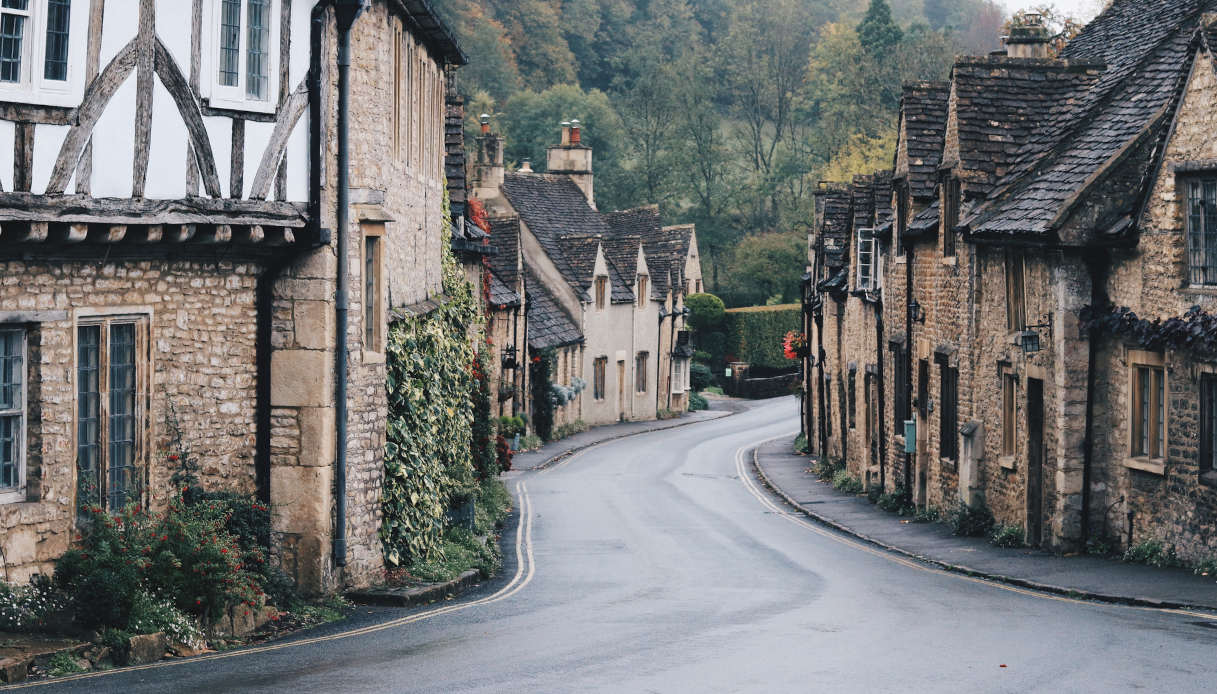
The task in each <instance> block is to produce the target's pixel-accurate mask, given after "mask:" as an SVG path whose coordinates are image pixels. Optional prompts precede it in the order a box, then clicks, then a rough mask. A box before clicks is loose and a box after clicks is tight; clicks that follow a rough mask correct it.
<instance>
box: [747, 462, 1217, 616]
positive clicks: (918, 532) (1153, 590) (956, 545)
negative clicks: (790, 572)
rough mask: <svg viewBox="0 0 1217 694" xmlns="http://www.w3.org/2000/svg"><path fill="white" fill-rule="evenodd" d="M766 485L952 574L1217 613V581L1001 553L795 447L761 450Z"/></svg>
mask: <svg viewBox="0 0 1217 694" xmlns="http://www.w3.org/2000/svg"><path fill="white" fill-rule="evenodd" d="M754 460H755V463H756V468H757V471H758V472H759V473H760V476H761V478H762V481H764V482H765V483H766V484H768V485H769V486H770V487H771V488H772V489H773V490H774V491H776V492H777V493H778V494H779V495H780V496H782V497H784V498H785V499H786V501H787V502H789V503H791V504H794V505H797V506H798V507H799V509H800V510H802V511H803V512H804V513H805V514H807V515H809V516H811V517H813V518H815V519H817V520H819V521H821V522H823V523H826V524H828V525H830V526H833V527H835V528H837V529H838V530H842V531H844V532H846V533H849V534H852V535H855V536H857V537H860V538H862V539H864V540H866V541H868V542H871V543H874V544H876V545H879V546H881V547H884V548H885V549H889V550H892V551H894V552H897V553H900V554H904V555H907V556H911V557H914V558H917V559H920V560H922V561H927V562H929V563H931V564H936V565H938V566H941V567H943V568H946V569H950V570H952V571H959V572H963V573H968V574H975V575H979V576H983V577H986V578H991V579H994V580H998V581H1002V582H1004V583H1010V584H1014V585H1020V586H1025V587H1030V588H1035V589H1039V590H1046V591H1049V592H1053V593H1060V594H1064V595H1079V596H1082V597H1086V598H1090V599H1096V600H1105V601H1110V602H1118V603H1125V604H1135V605H1145V606H1154V607H1179V608H1183V607H1197V608H1203V609H1212V610H1217V578H1214V577H1212V576H1208V577H1204V576H1197V575H1195V574H1193V573H1192V572H1191V571H1187V570H1184V569H1160V568H1155V567H1150V566H1144V565H1140V564H1129V563H1125V562H1122V561H1119V560H1116V559H1105V558H1101V557H1090V556H1070V557H1064V556H1060V555H1055V554H1052V553H1049V552H1045V551H1041V550H1037V549H1028V548H1021V549H1011V548H1003V547H995V546H994V545H992V544H990V543H989V542H988V540H987V539H985V538H969V537H956V536H954V535H952V534H951V531H950V529H949V528H947V527H946V526H945V525H943V524H941V523H914V522H911V521H910V520H909V519H907V518H901V517H899V516H897V515H895V514H891V513H887V512H885V511H883V510H882V509H880V508H879V507H877V506H875V505H874V504H871V503H870V502H869V501H868V500H867V499H866V497H865V496H857V495H853V494H845V493H843V492H839V491H837V490H836V489H833V487H832V485H830V484H827V483H824V482H821V481H820V480H819V479H817V478H816V476H815V475H814V474H812V473H811V472H810V471H809V465H810V464H809V462H808V459H807V457H805V456H801V455H797V454H795V453H793V447H792V442H791V441H774V442H770V443H767V444H765V445H763V446H761V448H760V449H758V450H757V451H756V455H755V458H754Z"/></svg>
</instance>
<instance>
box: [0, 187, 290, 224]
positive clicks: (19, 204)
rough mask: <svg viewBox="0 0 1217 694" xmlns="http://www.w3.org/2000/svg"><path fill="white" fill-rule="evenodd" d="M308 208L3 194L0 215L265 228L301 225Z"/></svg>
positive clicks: (190, 200)
mask: <svg viewBox="0 0 1217 694" xmlns="http://www.w3.org/2000/svg"><path fill="white" fill-rule="evenodd" d="M305 214H306V211H305V206H304V205H299V204H295V203H287V202H277V201H254V200H230V199H228V198H217V199H209V198H184V199H175V200H153V199H142V200H136V199H134V198H91V197H87V196H84V195H31V194H29V193H0V216H3V218H4V219H6V220H12V221H24V222H43V221H48V222H57V221H58V222H68V223H93V224H103V223H105V224H130V225H132V226H134V225H138V224H148V223H149V222H154V223H156V224H233V225H238V224H246V225H248V224H261V225H263V226H267V225H275V226H290V227H302V226H305V224H306V223H307V219H306V217H305Z"/></svg>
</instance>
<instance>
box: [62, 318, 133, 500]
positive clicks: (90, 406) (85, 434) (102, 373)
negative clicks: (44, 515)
mask: <svg viewBox="0 0 1217 694" xmlns="http://www.w3.org/2000/svg"><path fill="white" fill-rule="evenodd" d="M145 331H146V324H145V323H144V322H143V321H142V320H141V319H136V318H110V319H99V320H96V321H90V322H89V323H82V324H81V325H80V326H79V327H78V328H77V337H76V341H77V346H76V349H77V360H76V407H77V415H76V465H77V480H76V485H77V496H76V503H77V508H78V509H79V508H82V507H84V506H87V505H102V506H104V507H105V508H107V509H109V510H111V511H115V510H119V509H121V508H122V507H123V506H125V505H126V504H127V503H129V502H132V501H136V500H138V499H139V497H140V493H141V490H140V484H139V482H140V479H139V465H140V462H141V458H142V456H143V442H142V441H141V438H140V435H141V432H142V431H143V426H142V421H141V420H142V417H143V408H142V405H141V403H142V401H143V397H144V393H143V392H142V391H143V388H144V386H143V384H144V382H145V379H144V378H143V372H144V369H145V368H146V360H145V358H144V356H143V355H144V353H145V350H146V348H145V346H144V345H145V344H146V336H145Z"/></svg>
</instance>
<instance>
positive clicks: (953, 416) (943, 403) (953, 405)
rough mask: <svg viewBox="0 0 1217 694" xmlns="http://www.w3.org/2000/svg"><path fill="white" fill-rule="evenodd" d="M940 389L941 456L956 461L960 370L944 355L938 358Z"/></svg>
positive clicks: (957, 452) (939, 448)
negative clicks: (952, 365)
mask: <svg viewBox="0 0 1217 694" xmlns="http://www.w3.org/2000/svg"><path fill="white" fill-rule="evenodd" d="M938 387H939V391H940V392H939V400H940V403H939V413H938V417H939V420H938V423H939V432H938V450H939V456H940V457H941V458H943V459H945V460H956V459H958V457H959V451H958V448H959V447H958V441H957V435H958V429H959V369H955V368H951V365H950V364H949V363H948V362H947V359H946V357H945V356H944V355H939V357H938Z"/></svg>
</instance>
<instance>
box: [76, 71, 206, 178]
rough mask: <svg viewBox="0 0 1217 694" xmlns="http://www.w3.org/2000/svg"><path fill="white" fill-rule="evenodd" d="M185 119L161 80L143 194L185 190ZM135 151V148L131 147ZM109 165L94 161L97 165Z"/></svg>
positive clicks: (154, 104) (156, 87)
mask: <svg viewBox="0 0 1217 694" xmlns="http://www.w3.org/2000/svg"><path fill="white" fill-rule="evenodd" d="M188 139H189V136H188V135H187V134H186V123H185V122H184V121H182V116H181V114H180V113H178V110H177V105H176V104H175V103H174V102H173V97H172V96H170V95H169V91H168V90H167V89H165V87H164V85H162V84H161V82H160V80H155V83H154V86H153V89H152V135H151V139H150V140H149V143H148V180H147V183H146V184H145V187H144V194H145V195H146V196H147V197H149V198H155V199H165V200H173V199H176V198H180V197H184V196H185V194H186V143H187V141H188ZM132 152H133V153H134V150H132ZM99 165H106V166H108V164H105V163H104V162H95V163H94V168H96V167H97V166H99Z"/></svg>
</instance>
